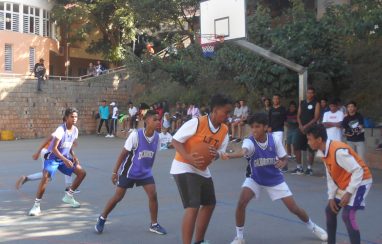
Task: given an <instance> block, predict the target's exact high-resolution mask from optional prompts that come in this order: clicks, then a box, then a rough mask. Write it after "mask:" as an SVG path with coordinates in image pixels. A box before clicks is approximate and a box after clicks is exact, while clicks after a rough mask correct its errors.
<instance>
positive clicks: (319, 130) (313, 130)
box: [306, 124, 328, 141]
mask: <svg viewBox="0 0 382 244" xmlns="http://www.w3.org/2000/svg"><path fill="white" fill-rule="evenodd" d="M306 134H307V135H309V134H310V135H312V136H313V137H314V138H316V139H317V138H320V137H321V139H322V140H323V141H326V140H327V139H328V134H327V133H326V128H325V127H324V126H323V125H322V124H318V125H312V126H310V127H309V128H308V130H307V131H306Z"/></svg>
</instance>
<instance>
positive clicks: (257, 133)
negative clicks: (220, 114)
mask: <svg viewBox="0 0 382 244" xmlns="http://www.w3.org/2000/svg"><path fill="white" fill-rule="evenodd" d="M248 123H249V125H250V126H251V130H252V135H251V136H249V138H247V139H245V140H244V141H243V145H242V150H241V151H240V152H233V153H225V154H224V155H223V156H222V159H230V158H240V157H246V158H247V159H248V163H249V167H250V172H249V174H247V178H246V179H245V181H244V183H243V185H242V190H241V193H240V198H239V201H238V204H237V208H236V234H237V235H236V237H235V239H234V240H233V242H231V244H243V243H245V241H244V237H243V232H244V221H245V209H246V207H247V205H248V203H249V201H250V200H251V199H252V198H254V197H256V198H258V197H259V196H260V192H261V190H265V191H266V192H267V193H268V195H269V197H270V198H271V199H272V201H274V200H278V199H281V200H282V201H283V203H284V205H285V206H286V207H287V208H288V210H289V211H290V212H291V213H293V214H295V215H296V216H297V217H298V218H299V219H300V220H301V221H303V222H304V223H305V225H306V227H307V228H308V229H309V230H311V231H312V232H313V234H315V235H316V236H317V237H318V238H319V239H320V240H322V241H326V240H327V237H328V235H327V233H326V232H325V230H323V229H322V228H321V227H319V226H318V225H316V224H315V223H313V222H312V221H311V220H310V218H309V216H308V215H307V213H306V212H305V210H304V209H302V208H300V207H299V206H298V205H297V204H296V202H295V201H294V199H293V196H292V192H291V191H290V190H289V187H288V185H287V184H286V182H285V180H284V176H283V174H282V173H281V171H280V169H282V168H283V167H284V166H285V165H286V157H287V153H286V152H285V149H284V146H283V144H282V141H281V140H280V138H276V137H274V136H272V134H270V133H267V130H268V116H267V115H266V114H264V113H258V114H254V115H253V116H251V117H250V118H249V119H248Z"/></svg>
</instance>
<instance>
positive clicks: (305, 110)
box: [300, 99, 318, 125]
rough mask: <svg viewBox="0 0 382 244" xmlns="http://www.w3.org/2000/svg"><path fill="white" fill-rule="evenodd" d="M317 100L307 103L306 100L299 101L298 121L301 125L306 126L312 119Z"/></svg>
mask: <svg viewBox="0 0 382 244" xmlns="http://www.w3.org/2000/svg"><path fill="white" fill-rule="evenodd" d="M317 103H318V102H317V100H316V99H313V100H312V101H310V102H308V101H306V100H304V101H301V114H300V120H301V123H302V125H306V124H307V123H309V122H310V121H311V120H312V119H313V118H314V112H315V111H316V105H317Z"/></svg>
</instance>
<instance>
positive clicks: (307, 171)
mask: <svg viewBox="0 0 382 244" xmlns="http://www.w3.org/2000/svg"><path fill="white" fill-rule="evenodd" d="M304 174H305V175H313V170H312V169H306V170H305V172H304Z"/></svg>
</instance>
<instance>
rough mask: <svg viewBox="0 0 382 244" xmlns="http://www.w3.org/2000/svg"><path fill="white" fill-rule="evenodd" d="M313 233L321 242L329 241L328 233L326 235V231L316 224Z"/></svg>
mask: <svg viewBox="0 0 382 244" xmlns="http://www.w3.org/2000/svg"><path fill="white" fill-rule="evenodd" d="M312 232H313V234H314V235H315V236H317V237H318V239H320V240H321V241H327V240H328V233H326V231H325V230H324V229H322V228H321V227H320V226H318V225H316V224H315V225H314V227H313V230H312Z"/></svg>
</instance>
